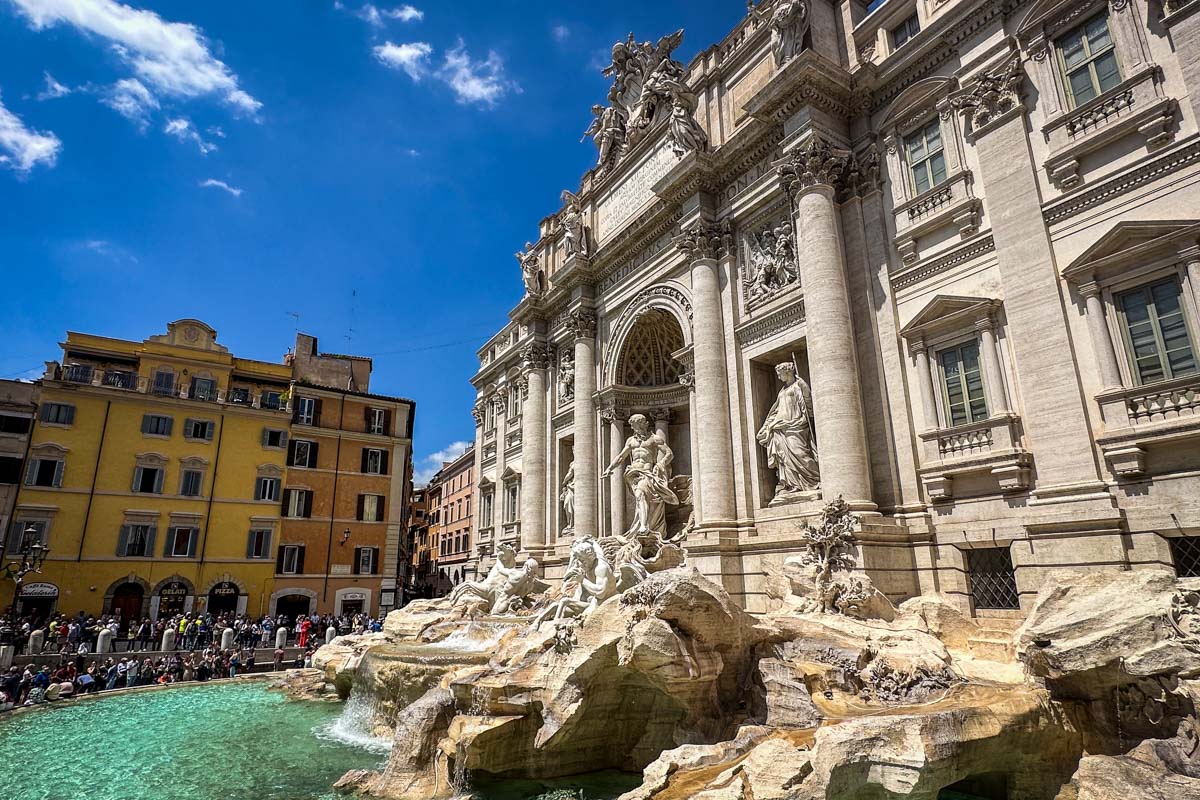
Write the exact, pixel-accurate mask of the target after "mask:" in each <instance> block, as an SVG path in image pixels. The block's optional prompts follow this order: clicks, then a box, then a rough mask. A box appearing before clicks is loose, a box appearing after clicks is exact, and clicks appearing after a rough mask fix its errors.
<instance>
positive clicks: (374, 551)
mask: <svg viewBox="0 0 1200 800" xmlns="http://www.w3.org/2000/svg"><path fill="white" fill-rule="evenodd" d="M371 574H372V575H378V574H379V548H378V547H372V548H371Z"/></svg>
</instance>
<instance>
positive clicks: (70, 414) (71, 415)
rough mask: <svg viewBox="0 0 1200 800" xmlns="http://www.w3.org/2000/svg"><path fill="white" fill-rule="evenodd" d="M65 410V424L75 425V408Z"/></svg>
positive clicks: (69, 407) (68, 407)
mask: <svg viewBox="0 0 1200 800" xmlns="http://www.w3.org/2000/svg"><path fill="white" fill-rule="evenodd" d="M66 409H67V419H66V424H67V425H74V424H75V406H67V407H66Z"/></svg>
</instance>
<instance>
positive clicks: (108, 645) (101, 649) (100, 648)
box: [96, 628, 113, 655]
mask: <svg viewBox="0 0 1200 800" xmlns="http://www.w3.org/2000/svg"><path fill="white" fill-rule="evenodd" d="M112 649H113V634H112V631H110V630H109V629H108V628H105V629H103V630H102V631H100V635H99V636H97V637H96V655H103V654H104V653H111V652H112Z"/></svg>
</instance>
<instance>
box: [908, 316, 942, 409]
mask: <svg viewBox="0 0 1200 800" xmlns="http://www.w3.org/2000/svg"><path fill="white" fill-rule="evenodd" d="M909 347H910V350H911V352H912V354H913V356H915V357H916V359H917V379H918V380H919V381H920V383H921V408H922V410H923V411H924V412H925V416H924V419H925V431H924V432H929V431H936V430H937V429H938V425H939V423H938V415H937V388H936V386H935V385H934V383H933V361H932V356H930V354H929V348H928V347H926V345H925V340H924V339H917V340H915V341H913V342H912V343H911V344H910V345H909Z"/></svg>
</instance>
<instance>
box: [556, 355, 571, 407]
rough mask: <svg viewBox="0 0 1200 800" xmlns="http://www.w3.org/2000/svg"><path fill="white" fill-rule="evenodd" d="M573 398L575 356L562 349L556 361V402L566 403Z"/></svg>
mask: <svg viewBox="0 0 1200 800" xmlns="http://www.w3.org/2000/svg"><path fill="white" fill-rule="evenodd" d="M574 399H575V356H573V355H571V352H570V351H569V350H565V351H563V354H562V357H561V358H560V359H559V361H558V402H559V403H560V404H562V405H566V404H567V403H570V402H571V401H573V400H574Z"/></svg>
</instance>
